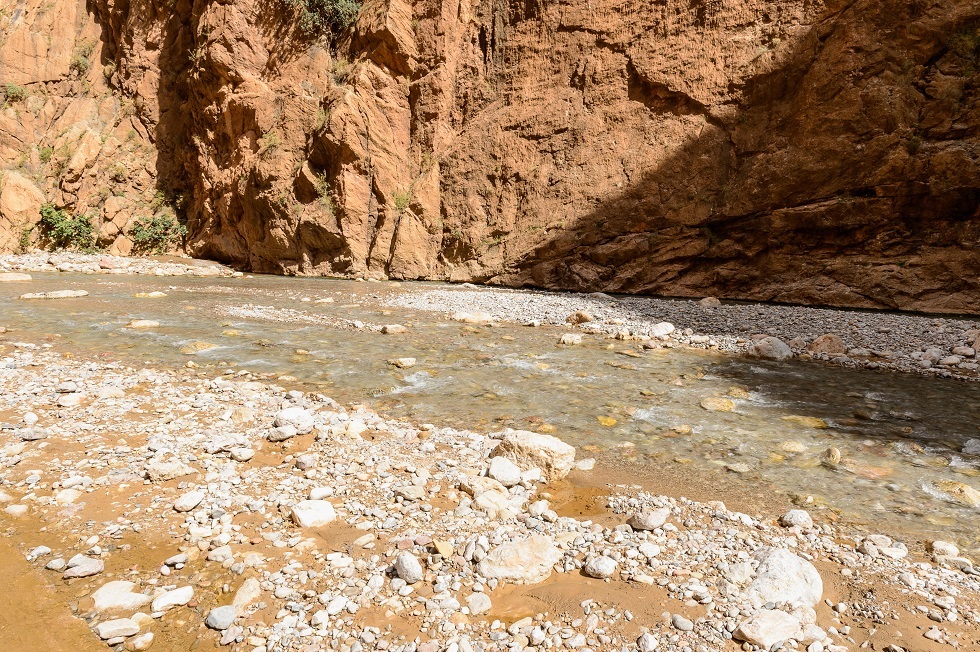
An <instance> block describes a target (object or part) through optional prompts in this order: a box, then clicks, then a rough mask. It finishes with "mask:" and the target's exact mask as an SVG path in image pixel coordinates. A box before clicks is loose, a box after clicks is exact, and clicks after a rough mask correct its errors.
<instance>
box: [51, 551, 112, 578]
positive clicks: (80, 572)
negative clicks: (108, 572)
mask: <svg viewBox="0 0 980 652" xmlns="http://www.w3.org/2000/svg"><path fill="white" fill-rule="evenodd" d="M104 570H105V562H103V561H102V560H101V559H96V558H95V557H87V556H85V555H81V554H79V555H75V556H74V557H72V558H71V559H69V560H68V565H67V566H66V568H65V573H64V575H62V576H61V577H62V578H63V579H66V580H70V579H74V578H77V577H91V576H93V575H98V574H99V573H101V572H102V571H104Z"/></svg>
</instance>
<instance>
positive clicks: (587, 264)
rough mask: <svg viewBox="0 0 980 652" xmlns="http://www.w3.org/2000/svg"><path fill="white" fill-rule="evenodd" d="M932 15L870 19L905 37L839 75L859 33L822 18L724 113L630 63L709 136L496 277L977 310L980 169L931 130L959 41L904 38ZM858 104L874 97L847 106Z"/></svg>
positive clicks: (910, 9)
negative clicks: (938, 90) (946, 58)
mask: <svg viewBox="0 0 980 652" xmlns="http://www.w3.org/2000/svg"><path fill="white" fill-rule="evenodd" d="M919 4H921V3H919ZM877 7H878V5H877V4H876V2H875V1H874V0H868V1H867V2H862V1H860V0H859V1H858V2H854V3H851V4H850V5H848V6H847V7H846V8H845V9H844V10H842V11H846V12H851V13H852V15H850V16H849V17H847V22H848V23H849V24H851V25H854V24H858V25H860V24H861V21H862V20H863V18H862V16H863V17H867V16H865V14H874V15H876V16H877V15H878V14H877V13H875V12H876V9H877ZM924 12H925V9H922V8H921V7H919V5H917V4H916V3H911V4H910V5H908V6H903V8H902V10H899V11H896V12H894V14H895V15H893V16H892V17H891V18H890V19H889V22H893V23H894V25H887V26H883V25H879V24H878V23H877V22H876V21H874V20H872V21H870V22H865V23H864V24H865V25H866V27H863V28H861V29H865V30H869V31H868V32H867V35H868V36H869V38H870V34H871V30H873V32H874V38H885V39H891V40H890V41H884V42H882V43H881V44H880V51H878V52H877V55H878V59H879V60H875V61H873V62H872V63H873V67H872V66H871V65H870V64H869V66H868V68H867V69H866V70H865V71H862V72H861V73H860V75H861V76H855V75H853V74H852V75H850V76H849V75H843V74H841V73H840V71H841V70H845V69H847V68H846V66H844V65H843V63H842V62H841V61H838V60H837V59H840V58H841V57H842V56H843V55H842V54H841V52H842V51H846V45H845V46H842V45H841V40H842V39H848V38H851V37H853V34H850V33H848V34H837V33H836V32H837V31H838V27H839V25H838V24H837V23H838V21H841V20H842V18H841V16H840V15H839V14H834V15H833V16H830V17H827V18H825V19H824V20H822V21H819V22H818V23H816V24H815V25H814V26H813V27H812V28H811V29H810V30H809V31H808V32H807V33H806V34H805V35H804V36H803V37H802V38H800V39H799V40H798V41H797V42H796V43H795V45H794V46H793V47H792V48H791V50H790V51H788V52H786V53H784V54H783V55H782V56H781V61H782V65H779V66H778V68H777V69H776V70H774V71H772V72H769V73H766V74H762V75H758V76H756V77H753V78H750V79H749V80H748V81H747V83H746V84H745V86H744V88H743V89H742V94H741V96H742V101H741V102H740V104H739V105H738V107H737V109H736V110H735V111H733V112H726V113H724V114H721V113H719V114H717V115H713V114H712V112H711V110H710V109H709V108H707V107H705V106H703V105H701V104H699V103H698V102H696V101H694V100H693V99H692V98H690V97H687V96H685V95H683V94H681V93H677V92H675V91H672V90H670V89H667V88H666V87H664V86H663V85H658V84H655V83H652V82H650V81H648V80H646V79H644V78H643V76H642V75H641V74H640V73H639V72H638V71H637V70H635V69H634V68H632V65H631V66H630V69H629V70H628V72H629V77H628V85H629V88H628V91H629V98H630V99H631V100H633V101H635V102H640V103H642V104H643V105H645V106H646V107H647V109H648V110H649V111H650V112H651V113H652V114H654V119H683V118H685V117H686V119H691V116H701V117H702V118H703V126H702V127H701V129H700V132H699V133H698V135H697V136H696V137H693V138H691V139H690V140H688V141H687V142H685V143H683V144H682V145H681V146H679V147H678V148H677V149H676V150H675V151H674V152H673V153H672V154H671V156H670V157H669V158H668V160H667V161H665V162H664V163H663V164H662V165H659V166H658V168H657V169H656V170H655V171H653V172H650V173H648V174H647V175H646V176H644V177H643V178H642V179H640V180H639V181H637V182H635V183H631V184H630V185H629V187H628V188H627V189H626V190H624V191H623V192H621V193H619V194H617V195H615V196H611V197H607V198H604V199H601V200H600V201H598V202H597V203H596V204H595V205H594V206H593V208H592V209H591V210H589V211H588V212H586V213H585V214H584V215H580V216H566V224H564V225H563V226H562V227H560V228H557V229H553V230H552V231H551V232H550V233H549V234H547V235H546V236H545V237H544V238H542V239H541V241H540V242H539V243H538V244H537V245H536V246H534V247H533V248H532V249H531V250H530V251H528V252H527V253H526V254H524V255H522V256H521V257H520V259H519V260H518V261H517V262H516V263H515V264H514V265H512V266H511V269H510V270H509V271H508V272H506V273H504V274H502V275H500V276H498V277H495V278H493V279H490V280H491V282H503V283H505V284H508V285H513V284H517V285H524V286H533V287H544V288H550V289H565V290H575V291H606V292H629V293H652V294H664V295H672V296H704V295H705V294H714V295H716V296H720V297H731V298H742V299H754V300H763V301H779V302H788V303H808V304H811V305H838V306H842V305H843V306H856V307H885V308H893V309H915V310H933V311H937V312H961V313H967V312H976V311H977V308H976V300H977V298H978V297H980V278H978V275H977V273H976V270H977V269H980V255H978V251H980V250H978V245H980V173H978V170H980V167H978V164H977V161H976V160H973V165H972V169H971V165H970V159H969V158H968V157H967V159H966V161H965V163H964V166H965V169H961V170H959V171H957V172H954V173H953V174H952V177H950V174H949V171H948V170H940V168H939V166H941V165H943V164H942V163H941V162H938V161H937V159H936V158H935V157H933V154H937V155H938V154H942V155H943V156H948V153H944V152H945V150H944V149H943V143H944V141H947V140H949V138H950V134H949V133H945V132H942V133H941V132H940V131H937V130H935V129H934V130H932V131H930V130H929V129H927V128H924V127H923V126H922V125H921V124H920V123H921V120H922V118H923V116H924V115H926V114H927V112H928V111H929V110H930V109H929V106H930V102H932V99H931V98H930V97H929V95H928V94H926V93H924V92H922V91H920V90H919V89H923V88H925V87H926V86H927V85H928V79H926V77H927V76H928V75H930V74H932V73H933V71H934V65H935V64H936V62H937V61H938V60H939V59H940V58H941V57H943V55H944V54H946V53H947V52H948V51H949V46H948V45H947V44H946V42H944V41H943V40H942V39H940V38H938V37H936V34H933V37H932V40H931V41H930V40H929V38H925V39H921V40H920V42H919V43H917V45H916V47H915V48H911V47H910V46H909V39H908V38H906V39H905V42H901V39H902V38H903V35H904V34H905V31H904V30H903V29H901V26H902V25H907V24H909V23H912V22H914V21H915V20H917V19H920V18H921V17H922V16H921V14H922V13H924ZM958 20H961V21H962V19H958ZM889 27H893V29H888V28H889ZM946 27H947V28H948V31H949V33H954V32H955V30H956V29H957V25H954V24H951V23H948V24H947V25H946ZM873 41H874V39H872V42H873ZM835 57H836V59H835ZM906 57H908V58H906ZM869 58H874V57H873V56H871V55H869ZM835 71H836V72H835ZM910 71H917V72H918V76H917V78H910V77H911V73H910ZM883 81H884V82H887V83H889V84H891V86H892V88H891V91H894V93H893V94H894V95H895V96H898V97H900V98H903V96H905V95H911V94H915V96H916V97H915V99H914V100H908V99H907V97H904V98H903V101H905V103H906V105H907V106H906V105H902V106H900V107H899V109H895V108H894V107H888V106H884V107H880V106H877V105H876V104H875V103H874V102H875V101H876V98H875V97H874V95H873V93H874V92H875V90H876V89H875V88H874V87H873V86H874V84H880V83H882V82H883ZM968 99H970V98H968ZM855 101H856V102H858V103H859V105H860V104H861V103H862V102H863V103H864V105H863V106H861V108H860V109H859V112H858V113H857V114H855V115H853V116H851V115H848V113H847V111H848V110H850V107H849V106H848V105H847V103H848V102H855ZM961 104H962V106H964V107H968V106H969V101H967V100H964V101H963V102H961ZM965 119H966V120H967V121H968V122H970V126H969V133H966V134H964V133H958V134H957V136H958V137H959V138H972V139H973V140H972V141H970V143H972V144H971V145H970V147H974V148H975V151H976V152H977V153H978V154H980V145H978V144H977V142H976V138H977V137H978V136H980V121H977V120H976V119H975V117H974V118H973V119H972V120H971V119H969V117H968V114H967V118H965ZM952 121H953V122H955V121H956V117H955V116H954V117H953V119H952ZM961 132H962V130H961ZM947 165H948V164H947ZM941 174H945V177H943V178H937V176H939V175H941ZM957 175H958V176H957ZM569 221H571V224H568V222H569Z"/></svg>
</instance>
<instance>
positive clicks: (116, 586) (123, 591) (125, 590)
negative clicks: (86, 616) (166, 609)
mask: <svg viewBox="0 0 980 652" xmlns="http://www.w3.org/2000/svg"><path fill="white" fill-rule="evenodd" d="M134 588H136V584H135V583H134V582H125V581H122V580H117V581H114V582H107V583H106V584H103V585H102V586H100V587H99V588H98V590H96V591H95V593H93V594H92V600H93V601H94V602H95V609H96V610H97V611H109V610H113V609H122V610H126V611H136V610H137V609H139V608H140V607H142V606H143V605H145V604H146V603H148V602H149V601H150V596H148V595H144V594H142V593H136V592H134V591H133V589H134Z"/></svg>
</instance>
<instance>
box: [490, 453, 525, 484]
mask: <svg viewBox="0 0 980 652" xmlns="http://www.w3.org/2000/svg"><path fill="white" fill-rule="evenodd" d="M487 475H489V476H490V477H491V478H493V479H494V480H496V481H497V482H499V483H500V484H502V485H504V486H505V487H513V486H514V485H516V484H519V483H520V481H521V470H520V469H519V468H518V467H517V465H516V464H514V463H513V462H511V461H510V460H509V459H507V458H506V457H499V456H498V457H495V458H493V459H492V460H490V470H489V471H488V472H487Z"/></svg>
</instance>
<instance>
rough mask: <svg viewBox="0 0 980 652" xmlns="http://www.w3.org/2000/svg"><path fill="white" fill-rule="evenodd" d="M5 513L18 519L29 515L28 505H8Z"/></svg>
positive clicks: (4, 509)
mask: <svg viewBox="0 0 980 652" xmlns="http://www.w3.org/2000/svg"><path fill="white" fill-rule="evenodd" d="M3 511H4V512H5V513H7V514H8V515H10V516H13V517H14V518H18V517H21V516H23V515H24V514H26V513H27V505H19V504H18V505H7V506H6V507H4V508H3Z"/></svg>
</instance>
